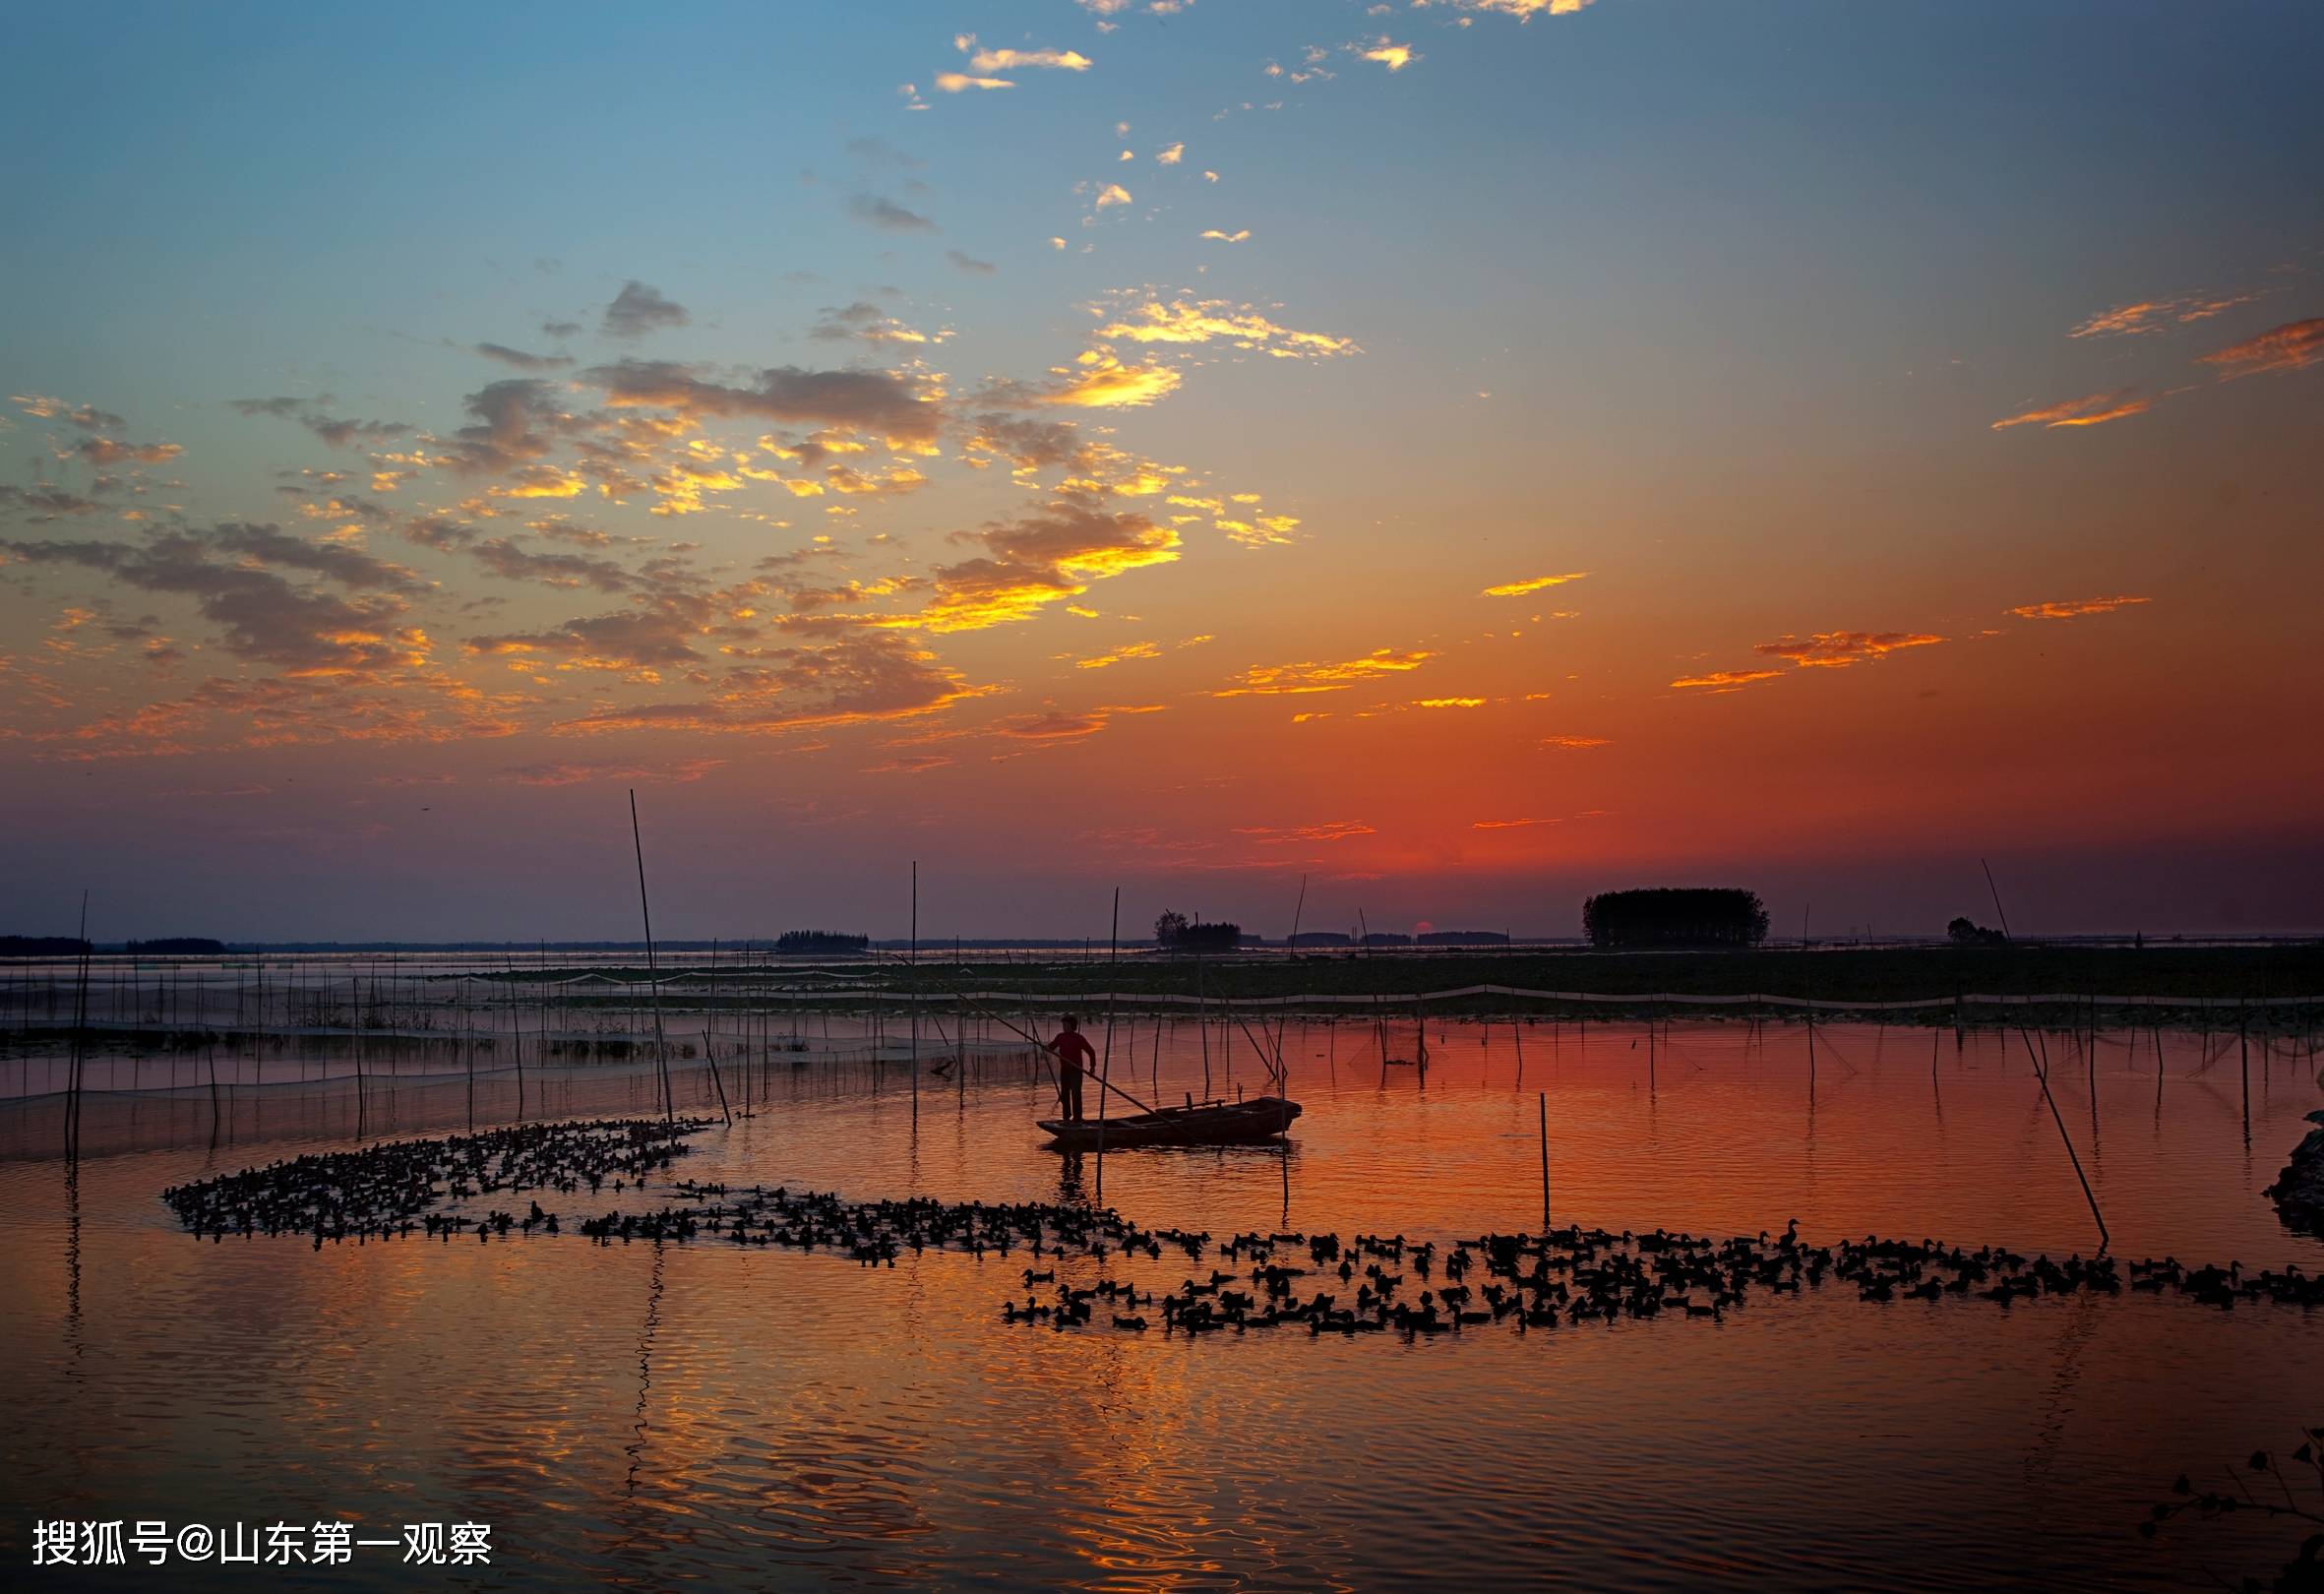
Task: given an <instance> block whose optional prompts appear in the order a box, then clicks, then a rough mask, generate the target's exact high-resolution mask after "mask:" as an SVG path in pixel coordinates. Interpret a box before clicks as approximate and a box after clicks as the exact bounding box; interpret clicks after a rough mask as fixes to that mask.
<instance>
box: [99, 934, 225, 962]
mask: <svg viewBox="0 0 2324 1594" xmlns="http://www.w3.org/2000/svg"><path fill="white" fill-rule="evenodd" d="M121 950H123V951H125V952H128V953H129V954H130V955H132V956H139V955H143V956H147V957H215V956H217V955H218V954H219V953H220V952H223V951H224V950H226V944H225V943H224V942H222V941H213V940H212V939H211V938H210V937H208V936H159V937H156V938H154V939H153V940H152V941H125V942H123V943H122V944H121Z"/></svg>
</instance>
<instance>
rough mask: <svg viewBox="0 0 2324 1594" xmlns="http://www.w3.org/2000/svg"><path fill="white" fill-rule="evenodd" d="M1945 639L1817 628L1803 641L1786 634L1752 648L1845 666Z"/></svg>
mask: <svg viewBox="0 0 2324 1594" xmlns="http://www.w3.org/2000/svg"><path fill="white" fill-rule="evenodd" d="M1944 640H1945V639H1944V638H1942V637H1935V636H1931V635H1929V634H1928V633H1926V632H1913V631H1820V632H1817V633H1816V634H1815V635H1814V636H1812V637H1810V638H1808V639H1807V640H1806V641H1805V642H1802V641H1801V640H1800V639H1799V638H1797V637H1785V638H1784V639H1783V640H1782V641H1781V642H1771V643H1760V644H1758V645H1757V646H1755V647H1754V648H1752V649H1751V650H1752V651H1753V652H1756V653H1765V654H1766V655H1767V656H1768V657H1770V658H1788V659H1790V660H1791V661H1792V662H1793V663H1795V664H1800V665H1804V666H1808V667H1814V668H1823V669H1845V668H1847V667H1848V666H1849V665H1851V664H1862V663H1864V662H1865V661H1866V660H1868V659H1875V658H1881V657H1884V656H1885V655H1887V654H1889V653H1893V652H1897V651H1899V650H1901V649H1903V648H1907V647H1928V646H1932V645H1934V644H1937V643H1940V642H1943V641H1944Z"/></svg>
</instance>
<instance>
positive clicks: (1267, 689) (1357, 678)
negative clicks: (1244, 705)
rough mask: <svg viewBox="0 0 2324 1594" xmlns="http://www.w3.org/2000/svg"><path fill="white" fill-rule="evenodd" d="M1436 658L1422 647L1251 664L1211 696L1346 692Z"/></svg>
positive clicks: (1384, 648) (1296, 694) (1387, 648)
mask: <svg viewBox="0 0 2324 1594" xmlns="http://www.w3.org/2000/svg"><path fill="white" fill-rule="evenodd" d="M1436 656H1437V655H1436V654H1435V653H1434V652H1432V651H1430V650H1428V649H1425V648H1421V649H1413V650H1409V651H1399V650H1397V649H1396V648H1392V647H1376V648H1374V649H1373V650H1372V651H1371V652H1369V653H1367V654H1365V655H1364V656H1363V657H1362V658H1351V659H1345V660H1342V661H1340V662H1338V663H1323V664H1318V663H1308V662H1303V663H1298V664H1254V665H1253V666H1252V667H1251V668H1250V669H1247V670H1245V671H1244V672H1243V673H1242V674H1241V675H1239V676H1237V677H1236V678H1235V684H1234V685H1232V686H1228V687H1221V688H1218V689H1217V690H1215V691H1213V692H1212V693H1211V694H1210V696H1212V697H1214V698H1254V697H1291V696H1299V695H1303V694H1307V693H1314V692H1345V691H1347V690H1348V689H1349V688H1350V687H1354V686H1360V685H1362V684H1363V683H1365V682H1367V681H1376V680H1379V679H1380V678H1381V677H1383V676H1388V675H1401V674H1403V673H1405V672H1407V671H1411V670H1417V669H1419V668H1420V667H1421V666H1422V665H1423V664H1426V663H1427V662H1428V661H1429V660H1430V659H1432V658H1435V657H1436Z"/></svg>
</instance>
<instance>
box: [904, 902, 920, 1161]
mask: <svg viewBox="0 0 2324 1594" xmlns="http://www.w3.org/2000/svg"><path fill="white" fill-rule="evenodd" d="M907 966H908V967H909V968H910V969H911V975H910V983H911V987H912V1128H913V1129H915V1130H917V1129H918V1128H919V1127H920V860H919V859H917V858H914V859H913V860H912V953H911V959H910V962H909V963H908V964H907Z"/></svg>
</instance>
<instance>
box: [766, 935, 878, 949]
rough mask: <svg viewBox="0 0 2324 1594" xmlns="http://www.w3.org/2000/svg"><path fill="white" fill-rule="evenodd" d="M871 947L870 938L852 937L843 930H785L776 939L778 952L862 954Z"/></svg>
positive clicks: (775, 947) (775, 946)
mask: <svg viewBox="0 0 2324 1594" xmlns="http://www.w3.org/2000/svg"><path fill="white" fill-rule="evenodd" d="M871 945H872V938H871V937H870V936H851V935H849V934H847V933H846V932H845V931H842V930H785V931H784V932H783V933H782V934H781V935H779V936H777V937H775V938H774V950H776V951H777V952H822V953H826V954H829V953H833V952H860V951H863V950H867V949H869V948H870V946H871Z"/></svg>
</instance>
